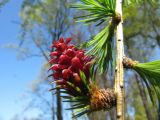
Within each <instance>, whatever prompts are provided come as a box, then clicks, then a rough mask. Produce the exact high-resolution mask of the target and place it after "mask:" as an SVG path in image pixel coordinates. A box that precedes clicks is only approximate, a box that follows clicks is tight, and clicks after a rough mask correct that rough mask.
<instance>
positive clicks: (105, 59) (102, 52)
mask: <svg viewBox="0 0 160 120" xmlns="http://www.w3.org/2000/svg"><path fill="white" fill-rule="evenodd" d="M113 36H114V26H112V25H109V26H107V27H105V28H104V29H103V30H102V31H101V32H99V33H98V34H97V35H96V36H94V37H93V38H92V39H91V40H90V41H88V42H86V43H85V44H84V45H85V47H86V48H90V49H89V51H88V52H87V53H88V54H90V55H94V56H96V58H95V61H96V64H97V65H98V67H99V69H100V71H101V73H103V72H104V71H105V70H106V69H108V66H109V63H112V60H113V57H112V50H113V43H112V42H113V40H112V39H113Z"/></svg>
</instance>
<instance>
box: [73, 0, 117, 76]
mask: <svg viewBox="0 0 160 120" xmlns="http://www.w3.org/2000/svg"><path fill="white" fill-rule="evenodd" d="M80 1H81V2H82V3H81V4H74V5H72V7H73V8H77V9H79V10H84V11H87V13H88V14H87V15H84V16H80V17H78V18H82V19H81V20H79V21H80V22H85V23H86V24H91V23H97V22H99V23H98V24H97V26H99V25H101V24H102V23H103V22H107V21H109V22H110V23H109V24H108V25H107V26H106V27H105V28H104V29H102V30H101V31H100V32H99V33H98V34H97V35H95V36H94V37H93V38H92V39H91V40H90V41H87V42H86V43H85V44H83V45H82V46H83V47H85V48H90V49H89V51H88V52H87V53H88V54H90V55H93V56H96V58H95V61H96V65H95V67H97V68H99V70H100V71H101V73H103V72H104V71H106V70H107V69H108V66H109V63H112V60H113V59H112V48H113V43H112V42H113V40H112V39H113V36H114V29H115V25H114V24H115V23H114V20H113V19H114V18H115V17H116V12H115V0H80ZM93 69H94V68H93Z"/></svg>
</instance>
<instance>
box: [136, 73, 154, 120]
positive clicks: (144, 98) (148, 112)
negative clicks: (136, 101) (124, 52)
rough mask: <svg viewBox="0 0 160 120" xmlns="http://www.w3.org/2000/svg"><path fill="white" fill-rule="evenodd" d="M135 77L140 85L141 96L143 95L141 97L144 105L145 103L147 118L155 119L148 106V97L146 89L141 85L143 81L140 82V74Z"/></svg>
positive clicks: (149, 119)
mask: <svg viewBox="0 0 160 120" xmlns="http://www.w3.org/2000/svg"><path fill="white" fill-rule="evenodd" d="M135 78H136V82H137V85H138V89H139V92H140V96H141V99H142V102H143V105H144V109H145V111H146V116H147V120H153V117H152V115H151V111H150V109H149V106H148V102H147V97H146V94H145V91H144V90H143V88H142V87H141V83H140V80H139V79H138V75H135Z"/></svg>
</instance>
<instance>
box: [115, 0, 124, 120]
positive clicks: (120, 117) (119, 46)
mask: <svg viewBox="0 0 160 120" xmlns="http://www.w3.org/2000/svg"><path fill="white" fill-rule="evenodd" d="M116 13H118V14H120V15H121V21H120V22H119V24H118V25H117V33H116V53H117V56H116V77H115V92H116V95H117V108H116V110H117V120H124V119H125V115H124V70H123V63H122V61H123V56H124V45H123V21H122V0H116Z"/></svg>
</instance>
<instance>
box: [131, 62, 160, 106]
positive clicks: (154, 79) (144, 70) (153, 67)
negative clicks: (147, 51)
mask: <svg viewBox="0 0 160 120" xmlns="http://www.w3.org/2000/svg"><path fill="white" fill-rule="evenodd" d="M133 69H134V70H135V71H136V72H137V73H138V74H139V75H140V77H141V78H142V79H143V80H144V83H145V85H146V87H147V89H148V92H149V95H150V97H151V100H152V102H153V103H154V104H155V102H156V101H155V100H156V99H155V97H157V98H158V99H159V100H160V60H157V61H152V62H148V63H138V64H136V65H135V66H134V67H133Z"/></svg>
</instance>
